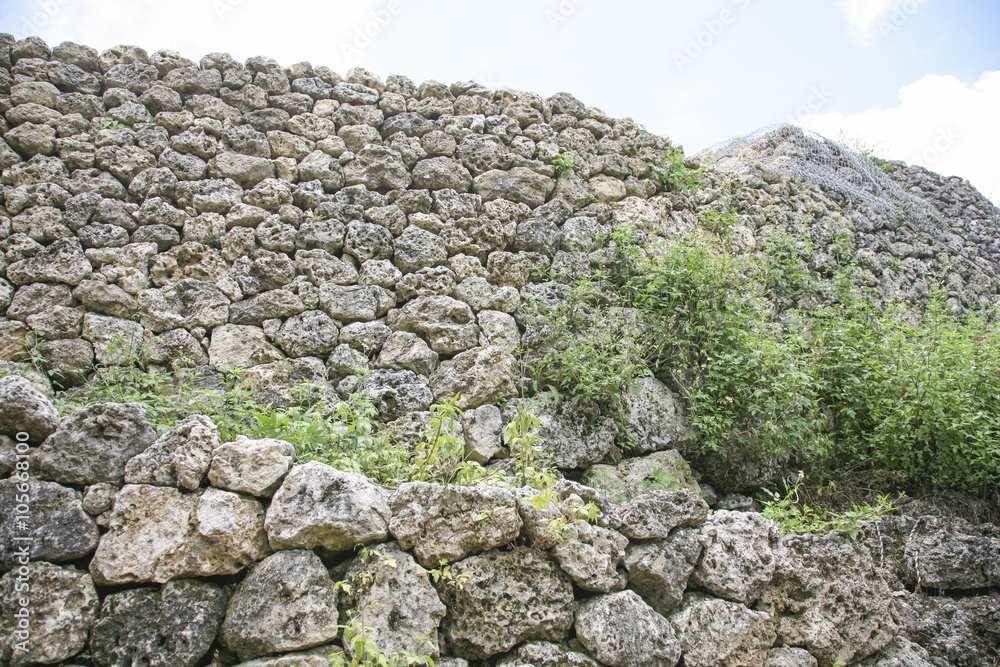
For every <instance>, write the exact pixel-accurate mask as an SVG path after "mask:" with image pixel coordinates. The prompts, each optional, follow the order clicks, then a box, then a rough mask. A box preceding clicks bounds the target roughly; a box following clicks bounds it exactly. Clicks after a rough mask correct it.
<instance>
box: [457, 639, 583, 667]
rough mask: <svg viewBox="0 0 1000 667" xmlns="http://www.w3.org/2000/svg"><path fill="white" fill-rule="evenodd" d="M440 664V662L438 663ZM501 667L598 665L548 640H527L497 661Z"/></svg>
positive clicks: (575, 666) (580, 654) (576, 666)
mask: <svg viewBox="0 0 1000 667" xmlns="http://www.w3.org/2000/svg"><path fill="white" fill-rule="evenodd" d="M438 664H440V663H438ZM497 665H500V666H502V667H600V665H598V664H597V663H596V662H595V661H593V660H592V659H590V658H588V657H587V656H586V655H584V654H583V653H579V652H577V651H573V650H570V649H568V648H566V647H563V646H559V645H558V644H552V643H550V642H528V643H526V644H522V645H521V646H519V647H518V648H517V650H515V651H513V652H511V653H509V654H508V655H506V656H504V657H503V658H501V659H500V660H498V661H497Z"/></svg>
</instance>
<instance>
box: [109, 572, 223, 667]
mask: <svg viewBox="0 0 1000 667" xmlns="http://www.w3.org/2000/svg"><path fill="white" fill-rule="evenodd" d="M225 610H226V596H225V594H224V593H223V592H222V589H220V588H219V587H218V586H216V585H214V584H210V583H208V582H205V581H197V580H194V579H184V580H181V581H171V582H168V583H167V584H165V585H163V586H162V587H160V588H133V589H130V590H125V591H121V592H119V593H112V594H110V595H108V597H107V598H106V599H105V600H104V605H103V607H102V608H101V614H100V617H99V618H98V619H97V622H96V623H94V628H93V630H92V631H91V640H90V649H91V652H92V653H93V656H94V662H96V663H97V664H99V665H120V664H129V665H135V664H141V665H150V667H152V666H153V665H159V666H162V667H165V666H166V665H177V666H178V667H193V666H194V665H196V664H198V661H199V660H201V658H202V657H203V656H204V655H205V654H206V653H208V651H209V649H210V648H211V647H212V642H213V641H214V639H215V633H216V632H217V631H218V629H219V624H220V623H221V622H222V615H223V614H224V613H225Z"/></svg>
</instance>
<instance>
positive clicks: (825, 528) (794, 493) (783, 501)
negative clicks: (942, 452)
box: [761, 473, 902, 540]
mask: <svg viewBox="0 0 1000 667" xmlns="http://www.w3.org/2000/svg"><path fill="white" fill-rule="evenodd" d="M804 480H805V476H804V475H803V474H802V473H799V477H798V479H797V480H796V481H795V483H794V484H792V485H789V484H788V483H787V482H785V494H784V495H781V494H780V493H778V492H777V491H771V490H770V489H764V490H763V493H764V494H765V495H766V496H768V497H769V498H770V500H763V501H762V504H763V506H764V509H763V511H762V512H761V514H762V515H763V516H764V518H766V519H770V520H771V521H774V522H775V523H776V524H777V525H778V529H779V530H780V531H781V532H782V533H784V534H786V535H801V534H803V533H805V534H810V535H825V534H827V533H833V532H838V531H842V532H844V533H846V534H847V536H848V537H850V538H851V539H852V540H856V539H858V536H859V535H860V534H861V533H862V531H863V530H864V529H865V527H866V526H868V525H871V524H873V523H875V522H876V521H878V519H879V517H881V516H882V515H883V514H886V513H888V512H892V511H893V510H895V509H896V505H895V502H896V501H894V500H890V499H889V496H887V495H880V496H879V497H878V500H877V502H876V504H875V505H874V506H873V505H870V504H868V503H865V504H862V505H854V506H853V507H852V508H851V509H850V510H847V511H846V512H833V511H830V510H828V509H826V508H824V507H810V506H809V505H808V504H807V503H806V502H804V500H803V499H802V498H801V497H800V491H802V487H803V485H804ZM900 497H902V495H900ZM897 500H898V498H897Z"/></svg>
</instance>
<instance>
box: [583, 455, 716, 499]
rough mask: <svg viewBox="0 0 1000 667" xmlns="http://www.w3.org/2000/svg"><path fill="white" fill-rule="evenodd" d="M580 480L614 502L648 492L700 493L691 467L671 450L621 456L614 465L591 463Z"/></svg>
mask: <svg viewBox="0 0 1000 667" xmlns="http://www.w3.org/2000/svg"><path fill="white" fill-rule="evenodd" d="M580 481H582V482H583V483H584V484H586V485H587V486H592V487H594V488H595V489H600V490H601V491H603V492H604V494H605V495H606V496H607V497H608V498H609V499H611V500H614V501H616V502H627V501H629V500H632V499H635V498H638V497H639V496H641V495H644V494H647V493H649V492H650V491H675V490H678V489H687V490H689V491H691V492H692V493H694V494H696V495H699V496H700V495H702V491H701V487H700V486H699V484H698V482H697V481H696V480H695V478H694V474H693V473H692V472H691V467H690V466H689V465H688V463H687V461H685V460H684V458H683V457H682V456H681V455H680V453H679V452H677V450H675V449H670V450H667V451H663V452H655V453H653V454H650V455H648V456H637V457H635V458H629V459H625V460H624V461H622V462H621V463H619V464H618V465H617V466H609V465H594V466H591V467H590V468H589V469H588V470H587V472H586V473H584V475H583V477H582V478H581V480H580Z"/></svg>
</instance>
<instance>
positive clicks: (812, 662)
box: [764, 646, 902, 667]
mask: <svg viewBox="0 0 1000 667" xmlns="http://www.w3.org/2000/svg"><path fill="white" fill-rule="evenodd" d="M764 667H819V663H818V662H816V658H814V657H812V654H811V653H809V651H807V650H805V649H804V648H793V647H791V646H776V647H774V648H772V649H771V650H769V651H768V652H767V660H766V661H765V662H764ZM901 667H902V666H901Z"/></svg>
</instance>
